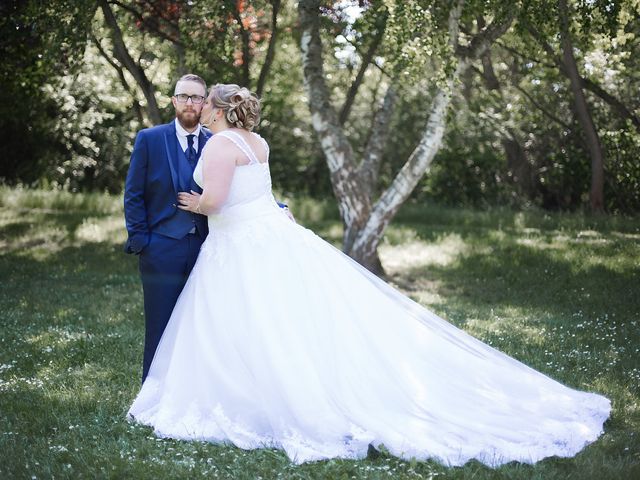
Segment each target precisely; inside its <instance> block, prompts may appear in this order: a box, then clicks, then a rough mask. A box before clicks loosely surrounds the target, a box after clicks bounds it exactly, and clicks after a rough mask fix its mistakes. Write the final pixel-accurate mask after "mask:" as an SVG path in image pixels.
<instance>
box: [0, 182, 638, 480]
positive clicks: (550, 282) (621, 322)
mask: <svg viewBox="0 0 640 480" xmlns="http://www.w3.org/2000/svg"><path fill="white" fill-rule="evenodd" d="M289 203H290V204H291V206H292V209H293V210H294V212H295V213H296V214H297V216H298V219H299V221H300V222H301V223H303V224H305V225H307V226H310V227H311V228H313V229H314V230H316V231H317V232H318V233H319V234H321V235H322V236H324V237H325V238H326V239H328V240H330V241H332V242H334V243H337V242H338V241H339V239H340V233H341V228H340V224H339V222H338V221H336V216H335V213H334V210H333V209H332V208H331V207H330V206H327V205H321V204H317V203H313V202H310V201H295V200H291V201H290V202H289ZM123 225H124V222H123V217H122V213H121V202H120V199H119V198H117V197H111V196H107V195H99V194H92V195H72V194H67V193H59V192H44V191H26V190H15V189H8V188H0V275H1V277H0V278H1V279H2V288H1V290H0V479H9V478H27V479H31V478H134V479H143V478H149V479H164V478H181V479H182V478H185V479H186V478H189V479H192V478H233V479H256V478H262V479H275V478H291V479H304V478H317V479H324V478H331V479H352V478H372V479H377V478H407V479H408V478H424V479H427V478H437V479H472V478H473V479H500V478H505V479H545V480H547V479H567V478H571V479H576V480H578V479H589V478H592V479H616V480H617V479H632V478H640V438H639V437H640V219H638V218H635V219H629V218H620V217H588V216H584V215H580V214H572V215H569V214H545V213H543V212H537V211H533V212H520V213H517V212H511V211H506V210H504V211H503V210H494V211H472V210H460V209H445V208H442V207H430V206H413V205H408V206H406V207H405V208H404V210H403V211H402V212H401V213H400V215H399V217H398V219H397V221H395V222H394V224H393V226H392V227H391V228H390V229H389V231H388V233H387V234H386V237H385V240H384V244H383V246H382V247H381V250H380V251H381V256H382V260H383V264H384V265H385V268H386V270H387V273H388V275H389V279H390V281H391V282H392V283H393V284H395V285H396V286H397V287H398V288H400V289H401V290H403V291H404V292H406V293H407V294H409V295H410V296H411V297H412V298H414V299H415V300H417V301H419V302H420V303H422V304H423V305H425V306H427V307H428V308H430V309H431V310H433V311H435V312H436V313H438V314H439V315H441V316H443V317H444V318H446V319H448V320H449V321H451V322H452V323H454V324H456V325H457V326H459V327H461V328H463V329H465V330H466V331H468V332H470V333H471V334H473V335H474V336H476V337H478V338H480V339H482V340H483V341H485V342H487V343H489V344H491V345H493V346H495V347H496V348H498V349H500V350H502V351H504V352H506V353H508V354H509V355H511V356H513V357H515V358H517V359H519V360H521V361H523V362H525V363H526V364H528V365H530V366H531V367H533V368H535V369H537V370H540V371H542V372H544V373H546V374H548V375H550V376H552V377H553V378H555V379H557V380H559V381H561V382H563V383H565V384H568V385H570V386H572V387H575V388H579V389H583V390H592V391H597V392H600V393H602V394H604V395H606V396H607V397H609V398H610V399H611V400H612V402H613V406H614V409H613V414H612V417H611V418H610V420H609V421H608V422H607V424H606V425H605V433H604V435H603V436H602V437H601V438H600V439H599V440H598V441H597V442H596V443H594V444H592V445H591V446H589V447H587V448H586V449H585V450H583V451H582V452H581V453H580V454H579V455H577V456H576V457H575V458H571V459H558V458H550V459H547V460H545V461H542V462H539V463H538V464H536V465H533V466H531V465H522V464H515V463H513V464H509V465H506V466H503V467H501V468H498V469H495V470H494V469H490V468H487V467H484V466H483V465H481V464H479V463H477V462H470V463H468V464H467V465H465V466H464V467H460V468H446V467H444V466H442V465H439V464H438V463H435V462H414V461H405V460H400V459H397V458H393V457H390V456H387V455H384V454H383V455H381V456H380V457H378V458H375V459H366V460H361V461H338V460H332V461H324V462H318V463H313V464H305V465H301V466H296V465H293V464H291V463H290V462H289V461H288V460H287V458H286V457H285V455H284V454H283V453H281V452H279V451H275V450H258V451H250V452H246V451H242V450H240V449H237V448H234V447H230V446H224V445H211V444H207V443H199V442H182V441H174V440H167V439H158V438H155V437H154V436H153V434H152V432H151V430H150V429H149V428H147V427H141V426H137V425H132V424H129V423H128V422H127V421H126V420H125V412H126V411H127V409H128V406H129V404H130V403H131V401H132V400H133V398H134V396H135V395H136V393H137V391H138V387H139V378H140V368H141V363H142V341H143V328H144V325H143V310H142V291H141V290H142V289H141V286H140V281H139V278H138V272H137V263H136V258H135V257H132V256H127V255H125V254H124V253H122V244H123V242H124V239H125V232H124V226H123ZM389 321H393V319H389Z"/></svg>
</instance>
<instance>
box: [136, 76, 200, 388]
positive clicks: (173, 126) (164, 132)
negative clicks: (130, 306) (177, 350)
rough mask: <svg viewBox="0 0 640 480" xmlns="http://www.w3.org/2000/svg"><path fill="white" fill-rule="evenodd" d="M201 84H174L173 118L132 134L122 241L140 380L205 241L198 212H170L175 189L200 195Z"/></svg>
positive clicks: (189, 79) (193, 79)
mask: <svg viewBox="0 0 640 480" xmlns="http://www.w3.org/2000/svg"><path fill="white" fill-rule="evenodd" d="M206 95H207V93H206V84H205V82H204V80H202V78H200V77H199V76H197V75H191V74H189V75H184V76H182V77H181V78H180V79H179V80H178V82H177V83H176V87H175V90H174V94H173V97H172V98H171V102H172V103H173V107H174V109H175V112H176V118H175V119H174V120H173V121H172V122H170V123H167V124H165V125H158V126H156V127H153V128H148V129H144V130H141V131H140V132H138V135H137V136H136V141H135V144H134V146H133V152H132V153H131V163H130V165H129V172H128V173H127V179H126V183H125V190H124V214H125V220H126V224H127V232H128V239H127V243H126V246H125V252H127V253H132V254H135V255H138V256H139V269H140V276H141V278H142V289H143V292H144V316H145V342H144V360H143V369H142V381H143V382H144V380H145V378H146V377H147V373H148V372H149V367H150V365H151V361H152V360H153V355H154V353H155V351H156V347H157V346H158V343H159V341H160V338H161V337H162V333H163V332H164V329H165V327H166V325H167V322H168V321H169V317H170V316H171V312H172V310H173V307H174V305H175V303H176V300H177V299H178V296H179V295H180V292H181V291H182V288H183V287H184V285H185V283H186V281H187V278H188V276H189V273H190V272H191V269H192V268H193V265H194V263H195V261H196V258H197V256H198V251H199V250H200V245H201V244H202V242H203V241H204V239H205V237H206V236H207V233H208V230H207V219H206V217H205V216H203V215H198V214H195V213H192V212H187V211H185V210H181V209H179V208H178V207H177V205H178V200H177V194H178V192H189V191H191V190H194V191H196V192H198V193H200V192H201V190H200V188H199V187H198V186H197V185H196V184H195V182H194V181H193V169H194V168H195V165H196V162H197V161H198V158H200V152H201V151H202V147H204V144H205V142H206V141H207V139H208V138H209V137H210V136H211V132H209V131H208V130H205V129H203V128H202V127H201V126H200V123H199V120H200V111H201V110H202V106H203V102H204V99H205V97H206Z"/></svg>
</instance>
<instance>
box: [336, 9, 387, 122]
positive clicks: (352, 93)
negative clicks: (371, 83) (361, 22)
mask: <svg viewBox="0 0 640 480" xmlns="http://www.w3.org/2000/svg"><path fill="white" fill-rule="evenodd" d="M387 17H388V13H387V11H386V10H385V13H384V15H383V18H382V20H381V22H382V25H380V27H379V28H378V30H377V31H376V34H375V35H374V37H373V39H372V40H371V43H370V44H369V48H367V52H366V53H365V55H364V56H363V57H362V61H361V63H360V68H359V70H358V74H357V75H356V78H354V79H353V82H351V86H350V87H349V91H348V92H347V96H346V98H345V101H344V105H343V106H342V109H341V110H340V115H339V117H338V120H339V121H340V125H344V123H345V122H346V121H347V118H349V113H351V107H352V106H353V102H354V101H355V98H356V95H357V93H358V89H359V88H360V85H361V84H362V80H363V79H364V74H365V72H366V71H367V68H369V65H370V64H371V61H372V59H373V56H374V55H375V53H376V51H377V50H378V47H379V46H380V43H381V42H382V38H383V37H384V32H385V30H386V27H387Z"/></svg>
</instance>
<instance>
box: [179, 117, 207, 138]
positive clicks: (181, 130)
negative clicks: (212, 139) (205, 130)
mask: <svg viewBox="0 0 640 480" xmlns="http://www.w3.org/2000/svg"><path fill="white" fill-rule="evenodd" d="M174 121H175V123H176V133H177V134H178V136H179V137H184V138H187V135H195V136H196V138H198V137H199V136H200V129H201V128H202V126H201V125H200V123H198V126H197V127H196V129H195V130H194V131H193V132H192V133H189V132H187V131H186V130H185V129H184V128H182V125H180V122H179V121H178V119H177V118H176V119H175V120H174Z"/></svg>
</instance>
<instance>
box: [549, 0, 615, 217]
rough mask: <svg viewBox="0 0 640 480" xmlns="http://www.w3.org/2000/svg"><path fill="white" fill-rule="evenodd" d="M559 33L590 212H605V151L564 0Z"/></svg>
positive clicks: (559, 4) (561, 4)
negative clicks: (586, 168)
mask: <svg viewBox="0 0 640 480" xmlns="http://www.w3.org/2000/svg"><path fill="white" fill-rule="evenodd" d="M558 6H559V10H560V34H561V38H562V42H561V43H562V58H563V63H564V66H565V68H566V70H567V74H568V77H569V81H570V83H571V91H572V92H573V99H574V103H575V107H576V115H577V117H578V122H579V123H580V126H581V127H582V129H583V130H584V133H585V136H586V141H587V147H588V149H589V154H590V156H591V192H590V195H589V200H590V203H591V210H592V211H593V212H602V211H604V154H603V152H602V145H601V143H600V138H599V137H598V132H597V130H596V127H595V124H594V123H593V119H592V118H591V113H590V112H589V106H588V105H587V100H586V98H585V96H584V92H583V91H582V82H581V80H582V79H581V77H580V74H579V73H578V66H577V64H576V59H575V57H574V56H573V43H572V41H571V33H570V31H569V18H570V17H569V9H568V6H567V2H566V0H559V2H558Z"/></svg>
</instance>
